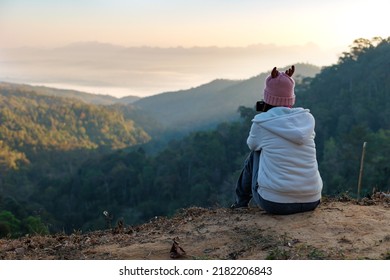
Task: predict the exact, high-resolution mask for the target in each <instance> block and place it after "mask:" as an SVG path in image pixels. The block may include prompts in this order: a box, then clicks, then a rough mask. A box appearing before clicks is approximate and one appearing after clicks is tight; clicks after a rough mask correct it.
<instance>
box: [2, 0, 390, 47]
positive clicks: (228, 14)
mask: <svg viewBox="0 0 390 280" xmlns="http://www.w3.org/2000/svg"><path fill="white" fill-rule="evenodd" d="M387 3H388V1H387V0H321V1H316V0H294V1H292V0H267V1H264V0H66V1H64V0H0V38H2V39H1V42H0V44H1V45H2V46H3V47H4V46H8V47H15V46H26V45H27V46H44V47H46V46H60V45H63V44H68V43H71V42H75V41H99V42H110V43H116V44H120V45H125V46H142V45H151V46H164V47H175V46H184V47H188V46H195V45H196V46H210V45H215V46H247V45H251V44H257V43H273V44H277V45H289V44H305V43H308V42H313V43H315V44H318V45H320V46H322V47H324V48H328V47H334V46H348V45H349V44H351V42H352V41H353V40H354V39H356V38H359V37H364V38H372V37H373V36H383V37H387V36H389V29H390V27H389V26H390V23H389V20H387V19H388V8H387V7H388V4H387Z"/></svg>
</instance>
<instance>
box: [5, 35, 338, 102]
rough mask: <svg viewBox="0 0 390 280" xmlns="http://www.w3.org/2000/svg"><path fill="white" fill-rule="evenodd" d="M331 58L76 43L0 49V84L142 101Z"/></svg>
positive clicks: (253, 49) (297, 49) (262, 47)
mask: <svg viewBox="0 0 390 280" xmlns="http://www.w3.org/2000/svg"><path fill="white" fill-rule="evenodd" d="M340 52H341V51H340ZM336 60H337V56H336V51H324V50H322V49H321V48H320V47H319V46H317V45H315V44H305V45H299V46H276V45H273V44H256V45H251V46H247V47H213V46H210V47H190V48H184V47H170V48H158V47H148V46H141V47H125V46H117V45H111V44H105V43H99V42H80V43H73V44H70V45H67V46H63V47H59V48H30V47H25V48H14V49H2V48H1V46H0V80H2V81H7V82H12V83H18V84H20V83H23V84H31V85H44V86H47V87H54V88H63V89H73V90H78V91H85V92H91V93H99V94H110V95H113V96H116V97H122V96H126V95H136V96H142V97H144V96H149V95H155V94H159V93H161V92H167V91H177V90H182V89H189V88H191V87H192V86H194V85H201V84H206V83H208V82H209V81H211V80H214V79H229V80H237V79H247V78H248V77H252V76H255V75H257V74H258V73H261V72H264V71H268V69H269V68H270V67H273V66H274V65H275V66H279V67H282V66H284V65H289V64H291V63H297V62H305V63H306V62H308V63H311V64H314V65H318V66H327V65H330V64H331V63H333V62H336Z"/></svg>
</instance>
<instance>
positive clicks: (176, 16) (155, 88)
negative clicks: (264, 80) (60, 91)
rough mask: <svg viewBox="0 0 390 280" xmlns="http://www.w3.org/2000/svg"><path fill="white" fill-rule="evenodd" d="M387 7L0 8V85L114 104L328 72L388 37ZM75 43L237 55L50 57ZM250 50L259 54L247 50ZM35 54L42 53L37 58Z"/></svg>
mask: <svg viewBox="0 0 390 280" xmlns="http://www.w3.org/2000/svg"><path fill="white" fill-rule="evenodd" d="M387 3H388V0H321V1H317V0H268V1H265V0H0V80H3V81H11V82H24V83H34V84H43V85H59V86H61V87H62V86H64V87H65V88H72V89H80V90H84V89H86V90H92V91H94V92H96V93H108V94H114V92H116V93H115V95H116V96H123V95H131V94H135V95H142V96H145V95H150V94H156V93H160V92H162V91H167V90H178V89H185V88H188V87H192V86H198V85H199V83H205V82H208V81H210V80H211V79H213V78H230V79H235V78H238V79H242V78H249V76H251V75H256V74H259V73H260V72H261V71H265V70H267V71H268V69H270V68H271V67H272V66H280V67H283V66H286V65H288V64H289V63H297V62H307V63H312V64H316V65H318V66H324V65H330V64H332V63H335V62H337V58H338V56H339V55H340V53H341V52H342V51H348V50H349V46H350V45H351V44H352V42H353V40H355V39H357V38H366V39H372V38H373V37H375V36H380V37H383V38H387V37H389V36H390V27H389V26H390V21H389V20H388V4H387ZM75 42H100V43H109V44H114V45H119V46H122V47H127V48H128V47H141V46H152V47H162V48H168V47H169V48H171V47H173V48H176V47H179V46H180V47H184V48H190V47H194V46H198V47H209V46H217V47H220V48H222V47H242V49H238V50H236V51H234V53H233V55H232V54H231V53H232V51H229V50H226V49H218V50H213V49H206V52H208V53H204V51H203V52H202V56H199V57H197V55H198V54H196V53H197V50H193V52H188V53H187V54H186V55H184V54H183V52H182V50H180V48H176V50H177V53H174V51H175V49H170V50H169V51H168V52H164V51H159V50H157V51H155V52H153V54H151V53H148V52H150V51H148V50H146V52H144V53H142V54H141V55H139V56H137V57H136V58H135V55H136V53H133V52H134V51H135V50H134V49H127V51H126V52H122V50H123V49H118V50H115V49H107V50H106V49H100V52H94V51H93V50H92V49H91V52H88V51H87V53H85V48H86V46H84V51H81V52H80V51H79V52H78V54H76V53H75V52H74V49H73V51H72V50H70V52H66V53H65V52H61V51H58V50H60V49H57V50H56V51H53V49H56V48H60V47H63V46H67V45H69V44H73V43H75ZM268 44H269V45H273V46H275V47H274V50H271V51H270V50H267V45H268ZM252 45H261V46H259V47H258V48H256V49H253V48H252V49H250V48H246V47H247V46H252ZM72 46H74V44H73V45H72ZM77 46H79V47H80V45H77ZM87 46H91V47H92V46H95V47H96V44H94V45H91V44H90V45H87ZM286 46H289V47H288V48H286ZM19 47H35V48H39V49H40V51H41V52H39V53H37V52H32V51H31V49H30V48H29V49H27V48H23V49H18V51H10V50H9V49H14V48H19ZM42 49H43V50H47V51H46V52H43V53H42ZM116 51H117V52H116ZM130 52H132V53H130ZM102 54H103V55H102ZM168 54H169V55H168ZM94 55H95V56H94ZM164 55H165V56H164ZM163 56H164V57H163ZM114 57H115V60H114V59H113V58H114ZM189 57H190V58H189Z"/></svg>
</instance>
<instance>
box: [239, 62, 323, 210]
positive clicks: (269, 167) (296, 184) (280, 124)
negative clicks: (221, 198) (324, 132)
mask: <svg viewBox="0 0 390 280" xmlns="http://www.w3.org/2000/svg"><path fill="white" fill-rule="evenodd" d="M293 72H294V67H292V68H291V69H289V70H288V71H286V73H279V72H277V71H276V68H274V70H273V71H272V74H271V76H269V77H268V78H267V80H266V88H265V90H264V102H265V104H267V105H268V107H269V108H270V109H269V110H264V111H265V112H263V113H260V114H258V115H256V116H255V118H254V119H253V120H252V122H253V123H252V126H251V130H250V133H249V137H248V139H247V144H248V147H249V148H250V149H251V151H252V153H251V155H250V157H249V158H248V159H247V161H246V164H245V168H244V170H243V172H242V174H241V176H240V179H239V180H238V182H237V186H236V194H237V200H236V203H235V205H233V208H235V207H243V206H244V207H245V206H246V205H247V204H248V203H249V200H250V199H251V197H252V196H253V198H254V200H255V202H256V203H257V204H258V205H259V206H260V207H262V208H263V209H264V210H266V211H268V212H270V213H275V214H292V213H296V212H304V211H309V210H313V209H315V208H316V207H317V205H318V204H319V202H320V199H321V190H322V180H321V176H320V174H319V171H318V164H317V159H316V148H315V142H314V138H315V131H314V128H315V120H314V117H313V116H312V114H311V113H310V111H309V110H307V109H303V108H291V107H292V106H293V105H294V103H295V94H294V86H295V82H294V81H293V80H292V78H291V76H292V74H293ZM249 176H250V177H251V178H250V179H249V178H248V177H249ZM249 181H250V187H249V186H248V184H249V183H248V182H249Z"/></svg>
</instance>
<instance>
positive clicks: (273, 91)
mask: <svg viewBox="0 0 390 280" xmlns="http://www.w3.org/2000/svg"><path fill="white" fill-rule="evenodd" d="M294 86H295V82H294V80H293V79H292V78H291V77H289V76H288V75H287V74H286V73H283V72H279V75H278V76H277V77H275V78H272V77H271V75H270V76H268V78H267V79H266V80H265V89H264V102H265V103H267V104H269V105H272V106H285V107H292V106H293V105H294V103H295V93H294Z"/></svg>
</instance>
